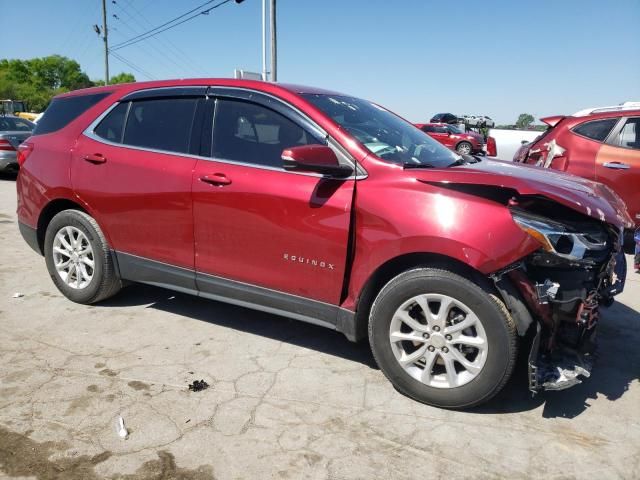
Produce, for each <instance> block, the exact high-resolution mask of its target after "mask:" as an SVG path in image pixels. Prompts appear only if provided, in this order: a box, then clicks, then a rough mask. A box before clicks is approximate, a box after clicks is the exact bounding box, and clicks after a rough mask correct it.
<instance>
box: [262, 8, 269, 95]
mask: <svg viewBox="0 0 640 480" xmlns="http://www.w3.org/2000/svg"><path fill="white" fill-rule="evenodd" d="M262 80H264V81H265V82H266V81H267V80H269V79H268V78H267V0H262Z"/></svg>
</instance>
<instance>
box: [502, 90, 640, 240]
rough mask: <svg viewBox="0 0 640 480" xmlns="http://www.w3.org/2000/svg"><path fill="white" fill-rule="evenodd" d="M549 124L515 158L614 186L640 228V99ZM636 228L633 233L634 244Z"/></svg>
mask: <svg viewBox="0 0 640 480" xmlns="http://www.w3.org/2000/svg"><path fill="white" fill-rule="evenodd" d="M541 120H542V121H543V122H544V123H546V124H547V125H549V128H548V129H547V131H546V132H544V133H543V134H541V135H540V136H539V137H538V138H537V139H536V140H534V141H533V142H531V143H528V144H525V145H523V146H522V147H521V148H520V149H519V150H518V151H517V152H516V154H515V155H514V158H513V160H514V162H518V163H525V164H529V165H536V166H540V167H544V168H549V169H553V170H559V171H562V172H568V173H572V174H574V175H578V176H581V177H584V178H587V179H590V180H596V181H598V182H602V183H604V184H605V185H608V186H609V187H611V188H612V189H613V190H614V191H615V192H616V193H617V194H618V195H620V196H621V197H622V199H623V200H624V201H625V203H626V205H627V208H628V210H629V213H630V214H631V217H632V219H633V220H634V223H635V226H636V227H640V188H639V186H640V102H627V103H625V104H622V105H616V106H612V107H601V108H591V109H587V110H581V111H580V112H576V113H575V114H573V115H571V116H563V115H557V116H553V117H546V118H542V119H541ZM632 233H633V232H632V230H631V229H630V230H629V231H628V232H627V238H628V244H629V245H633V240H632V238H631V237H632Z"/></svg>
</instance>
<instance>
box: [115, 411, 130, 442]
mask: <svg viewBox="0 0 640 480" xmlns="http://www.w3.org/2000/svg"><path fill="white" fill-rule="evenodd" d="M116 430H117V432H118V436H119V437H120V438H127V436H128V435H129V432H128V430H127V427H125V426H124V418H122V416H118V422H117V425H116Z"/></svg>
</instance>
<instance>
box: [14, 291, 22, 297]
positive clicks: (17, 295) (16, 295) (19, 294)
mask: <svg viewBox="0 0 640 480" xmlns="http://www.w3.org/2000/svg"><path fill="white" fill-rule="evenodd" d="M22 297H24V293H20V292H16V293H14V294H13V298H22Z"/></svg>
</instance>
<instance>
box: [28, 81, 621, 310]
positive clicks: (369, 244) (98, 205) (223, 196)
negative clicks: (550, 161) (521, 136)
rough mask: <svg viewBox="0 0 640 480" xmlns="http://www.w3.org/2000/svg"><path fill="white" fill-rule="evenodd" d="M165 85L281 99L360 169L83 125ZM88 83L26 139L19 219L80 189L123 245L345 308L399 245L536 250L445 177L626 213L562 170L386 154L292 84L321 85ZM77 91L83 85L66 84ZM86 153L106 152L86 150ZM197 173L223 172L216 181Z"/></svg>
mask: <svg viewBox="0 0 640 480" xmlns="http://www.w3.org/2000/svg"><path fill="white" fill-rule="evenodd" d="M173 86H216V87H225V86H228V87H235V88H243V89H249V90H256V91H260V92H263V93H267V94H269V95H272V96H275V97H278V98H280V99H281V100H283V101H284V102H285V103H287V104H289V105H290V106H292V107H294V108H296V109H298V110H300V111H302V112H304V114H305V115H307V116H308V117H309V118H310V119H312V120H313V121H314V122H316V123H317V124H318V125H319V126H320V127H322V128H323V129H325V131H326V132H327V133H328V134H329V135H330V136H331V137H332V138H333V139H334V140H335V141H336V142H338V143H339V144H340V145H341V146H342V147H343V148H344V150H346V152H348V153H349V155H350V156H351V158H352V159H355V160H356V161H357V162H358V163H359V164H360V166H361V167H362V168H363V169H364V170H365V171H366V175H361V176H360V177H359V178H358V180H354V179H353V178H352V179H349V180H335V179H333V180H329V179H322V178H320V177H319V176H317V175H305V174H296V173H292V172H286V171H284V170H279V169H273V168H257V167H253V166H245V165H241V164H237V163H229V162H222V161H216V160H215V159H203V158H202V157H200V158H195V157H193V156H188V155H177V154H175V155H174V154H166V153H158V152H151V151H142V150H140V149H134V148H129V147H126V146H114V145H108V144H105V143H102V142H98V141H95V140H92V139H90V138H88V137H86V136H85V135H83V134H82V132H83V131H84V129H86V128H87V126H88V125H90V124H91V123H92V122H93V121H94V120H95V119H96V118H97V117H98V116H99V115H100V114H101V113H102V112H104V111H105V110H106V109H107V108H108V107H109V106H111V105H112V104H113V103H114V102H115V101H116V100H117V99H119V98H121V97H123V96H125V95H127V94H128V93H131V92H134V91H137V90H142V89H146V88H158V87H173ZM91 91H92V92H96V91H110V92H113V94H112V95H110V96H109V97H107V98H106V99H104V100H102V101H101V102H100V103H98V104H97V105H96V106H94V107H92V108H91V109H89V110H88V111H86V112H85V113H83V114H81V115H80V116H79V117H78V118H77V119H75V120H74V121H72V122H71V123H70V124H69V125H67V126H66V127H65V128H63V129H61V130H59V131H58V132H55V133H54V134H50V135H35V136H34V137H32V138H31V139H30V140H29V142H30V143H33V145H34V150H33V152H32V153H31V154H30V156H29V158H28V159H27V161H26V162H25V164H24V165H23V168H22V169H21V171H20V174H19V177H18V196H19V206H18V217H19V220H20V221H21V222H23V223H25V224H27V225H29V226H32V227H36V226H37V224H38V219H39V218H40V215H41V213H42V211H43V209H44V208H45V207H46V206H47V204H48V203H49V202H50V201H52V200H55V199H57V198H65V199H75V201H76V202H77V203H79V204H80V205H81V206H83V208H85V209H86V210H87V211H89V213H90V214H91V215H93V216H94V217H95V218H96V220H97V221H98V223H99V224H100V226H101V228H102V229H103V231H104V233H105V235H106V236H107V240H108V241H109V243H110V245H111V247H112V248H114V249H116V250H118V251H122V252H126V253H130V254H134V255H138V256H141V257H145V258H149V259H152V260H158V261H161V262H164V263H167V264H171V265H176V266H180V267H186V268H189V269H195V270H197V271H199V272H202V273H206V274H211V275H216V276H221V277H225V278H228V279H232V280H238V281H240V282H245V283H249V284H253V285H258V286H262V287H267V288H270V289H273V290H279V291H282V292H285V293H289V294H293V295H298V296H302V297H307V298H310V299H314V300H318V301H321V302H325V303H330V304H334V305H338V304H342V306H344V307H346V308H349V309H355V306H356V302H357V299H358V298H359V296H360V294H361V292H362V288H363V286H364V285H365V284H366V282H367V280H368V279H369V278H371V275H372V274H373V273H374V272H375V271H376V270H377V269H378V268H380V266H381V265H383V264H385V263H386V262H388V261H389V260H392V259H394V258H396V257H399V256H402V255H406V254H412V253H435V254H438V255H442V256H445V257H450V258H453V259H456V260H457V261H460V262H463V263H465V264H467V265H469V266H470V267H471V268H474V269H475V270H477V271H479V272H482V273H484V274H489V273H491V272H494V271H496V270H498V269H500V268H503V267H505V266H507V265H509V264H511V263H513V262H516V261H518V260H520V259H521V258H522V257H524V256H525V255H527V254H528V253H530V252H532V251H534V250H535V249H537V248H539V244H538V243H537V242H536V241H534V240H532V238H531V237H529V236H528V235H526V234H525V233H524V232H523V231H522V230H520V228H518V227H517V226H516V224H515V223H514V222H513V220H512V218H511V214H510V212H509V210H508V209H507V208H506V207H505V206H504V205H502V204H500V203H497V202H493V201H490V200H486V199H484V198H481V197H478V196H473V195H470V194H465V193H460V192H456V191H453V190H451V189H448V188H446V187H447V184H451V183H458V184H479V185H495V186H505V187H509V188H513V189H515V190H517V191H518V192H519V193H520V194H522V195H544V196H547V197H549V198H551V199H553V200H555V201H557V202H559V203H561V204H564V205H567V206H569V207H571V208H574V209H576V210H579V211H580V212H582V213H588V212H587V210H588V209H587V207H589V208H590V209H591V213H588V214H591V215H592V216H596V218H604V219H605V220H606V221H607V222H610V223H612V224H615V225H617V226H621V225H622V224H623V223H624V222H626V221H628V220H629V219H628V217H625V215H626V214H625V213H624V212H623V211H622V210H623V208H622V207H621V204H620V201H619V199H618V198H617V197H616V196H615V195H613V194H612V193H611V192H610V191H609V190H608V189H606V188H605V187H603V186H601V185H598V184H595V183H594V182H590V181H587V180H580V179H578V178H574V177H570V176H567V175H563V174H554V173H552V172H544V171H541V170H540V169H534V168H527V167H523V166H516V165H513V164H507V163H504V162H492V161H487V160H483V161H482V162H479V163H477V164H473V165H466V166H460V167H452V168H447V169H422V170H416V169H403V168H402V167H400V166H398V165H395V164H391V163H388V162H385V161H382V160H381V159H379V158H377V157H376V156H374V155H373V154H369V151H368V150H367V149H366V148H365V147H364V146H363V145H361V144H360V143H359V142H358V141H356V140H355V139H354V138H353V137H351V136H350V135H349V134H348V133H347V132H346V131H345V130H344V129H342V128H340V127H339V126H338V125H337V124H336V123H335V122H334V121H333V120H332V119H330V118H328V117H327V116H325V115H324V114H323V113H322V112H321V111H319V110H318V109H317V108H315V107H314V106H313V105H311V104H310V103H308V102H307V101H306V100H305V99H304V98H303V97H301V96H300V95H299V93H301V92H310V93H317V92H318V90H317V89H311V88H307V87H299V86H286V85H278V84H271V83H264V82H257V81H246V80H230V79H193V80H168V81H161V82H147V83H136V84H125V85H119V86H109V87H101V88H97V89H92V90H91ZM82 93H87V92H86V91H85V92H83V91H80V92H72V93H70V94H67V95H78V94H82ZM67 95H65V96H67ZM95 154H101V155H102V156H104V157H106V159H107V160H106V162H105V163H99V164H95V163H89V162H87V161H85V160H84V159H83V157H84V156H85V155H95ZM201 177H208V179H209V180H211V178H213V179H223V180H224V181H221V182H218V183H217V184H216V183H215V182H214V183H213V184H212V183H210V182H203V181H201V180H200V178H201ZM354 188H355V192H354ZM354 193H355V195H354ZM354 198H355V204H354ZM600 212H602V214H600ZM350 238H351V239H352V241H353V245H354V250H353V252H352V257H351V258H349V257H348V255H349V253H350V252H349V251H348V245H349V240H350ZM301 258H302V259H304V260H303V261H300V259H301ZM314 261H315V262H316V263H317V265H314V264H313V262H314ZM348 261H349V262H351V263H350V264H348V265H347V262H348ZM321 262H324V264H325V266H324V267H322V266H321V265H320V263H321ZM329 265H331V266H332V268H330V267H329ZM348 272H350V274H348ZM345 277H347V278H345ZM345 282H347V283H346V284H345ZM345 291H346V293H347V295H346V299H343V298H342V296H343V295H342V294H343V292H345Z"/></svg>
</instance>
